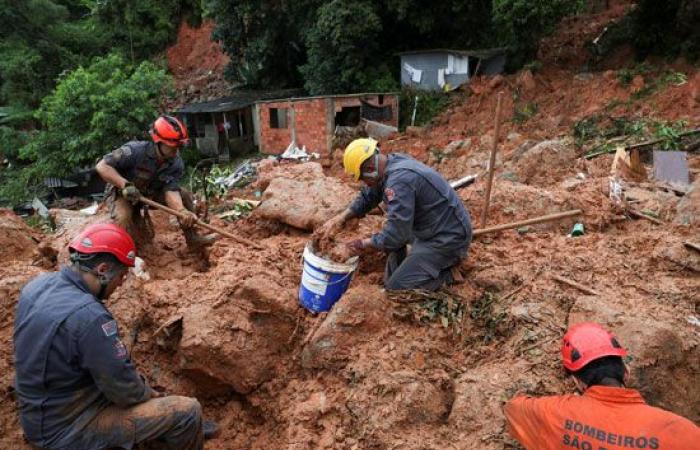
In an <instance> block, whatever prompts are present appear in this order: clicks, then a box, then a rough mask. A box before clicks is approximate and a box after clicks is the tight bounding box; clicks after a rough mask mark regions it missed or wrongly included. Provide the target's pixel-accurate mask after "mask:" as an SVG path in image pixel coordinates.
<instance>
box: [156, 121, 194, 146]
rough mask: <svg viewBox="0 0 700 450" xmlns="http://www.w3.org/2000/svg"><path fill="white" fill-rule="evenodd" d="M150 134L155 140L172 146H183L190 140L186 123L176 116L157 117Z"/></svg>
mask: <svg viewBox="0 0 700 450" xmlns="http://www.w3.org/2000/svg"><path fill="white" fill-rule="evenodd" d="M150 134H151V138H152V139H153V142H156V143H157V142H162V143H164V144H165V145H169V146H171V147H181V146H183V145H186V144H187V143H188V142H189V141H190V140H189V136H188V135H187V128H186V127H185V124H183V123H182V122H181V121H180V119H178V118H177V117H174V116H160V117H159V118H157V119H156V121H155V122H153V126H152V127H151V130H150Z"/></svg>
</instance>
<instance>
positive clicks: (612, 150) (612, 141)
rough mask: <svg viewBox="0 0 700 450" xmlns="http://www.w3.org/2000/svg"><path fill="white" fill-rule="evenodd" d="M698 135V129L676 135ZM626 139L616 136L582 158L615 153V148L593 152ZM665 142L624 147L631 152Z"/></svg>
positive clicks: (654, 140)
mask: <svg viewBox="0 0 700 450" xmlns="http://www.w3.org/2000/svg"><path fill="white" fill-rule="evenodd" d="M698 133H700V128H696V129H694V130H689V131H685V132H683V133H679V134H678V137H679V138H682V137H686V136H692V135H693V134H698ZM626 137H627V136H618V137H616V138H613V139H610V140H609V141H606V142H604V143H602V144H600V145H598V146H596V147H594V148H593V150H591V152H589V153H586V155H584V158H585V159H593V158H595V157H596V156H600V155H605V154H608V153H615V151H616V150H615V148H612V149H607V148H606V149H603V150H601V151H597V152H596V151H595V150H596V149H598V148H601V147H606V146H608V145H610V144H614V143H615V142H619V141H620V140H623V139H625V138H626ZM665 140H666V139H652V140H650V141H644V142H640V143H638V144H632V145H626V146H625V150H633V149H635V148H642V147H648V146H650V145H654V144H658V143H660V142H663V141H665ZM694 145H695V144H693V145H691V147H690V148H691V150H690V151H692V150H694V148H693V147H694ZM686 151H688V150H686Z"/></svg>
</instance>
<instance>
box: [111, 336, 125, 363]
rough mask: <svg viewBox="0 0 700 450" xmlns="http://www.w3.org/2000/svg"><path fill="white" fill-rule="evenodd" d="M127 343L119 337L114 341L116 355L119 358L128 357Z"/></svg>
mask: <svg viewBox="0 0 700 450" xmlns="http://www.w3.org/2000/svg"><path fill="white" fill-rule="evenodd" d="M126 354H127V351H126V345H124V343H123V342H122V341H120V340H119V339H117V340H115V341H114V356H116V357H117V358H119V359H123V358H126Z"/></svg>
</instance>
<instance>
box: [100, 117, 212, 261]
mask: <svg viewBox="0 0 700 450" xmlns="http://www.w3.org/2000/svg"><path fill="white" fill-rule="evenodd" d="M150 135H151V139H152V140H153V142H149V141H131V142H127V143H126V144H124V145H122V146H121V147H119V148H118V149H116V150H114V151H112V152H111V153H108V154H107V155H105V156H104V157H103V158H102V160H100V162H98V163H97V166H96V169H97V173H98V174H99V175H100V177H102V179H103V180H104V181H105V182H107V183H109V184H110V185H111V186H110V189H109V190H108V194H107V197H106V200H107V204H108V205H109V207H110V215H111V217H112V220H114V222H115V223H116V224H117V225H119V226H121V227H123V228H125V229H127V230H128V231H129V233H130V234H131V235H132V236H135V232H136V231H137V230H135V229H134V227H135V226H137V224H140V223H142V218H141V214H140V212H141V208H142V207H143V204H142V203H141V202H140V201H139V200H140V198H141V196H142V195H143V196H145V197H147V198H150V199H152V200H155V201H156V202H158V203H165V204H166V205H167V206H168V207H170V208H171V209H174V210H175V211H178V212H180V213H181V214H183V216H182V217H181V218H178V220H179V223H180V226H181V228H182V230H183V233H184V235H185V241H186V242H187V245H188V247H189V248H191V249H201V248H203V247H204V246H207V245H211V243H212V242H213V241H214V238H213V236H200V235H198V234H197V232H196V231H195V229H194V227H193V225H194V224H195V222H196V220H197V214H196V213H195V208H194V201H193V196H192V194H191V193H190V192H189V191H187V190H185V189H183V188H181V187H180V186H179V182H180V179H181V178H182V175H183V172H184V163H183V161H182V158H181V157H180V155H179V150H180V148H181V147H182V146H183V145H185V144H186V143H187V142H188V141H189V138H188V135H187V129H186V128H185V125H184V124H183V123H182V122H180V120H178V119H177V118H176V117H173V116H161V117H159V118H158V119H157V120H156V121H155V122H154V123H153V126H152V127H151V130H150ZM139 231H143V230H139Z"/></svg>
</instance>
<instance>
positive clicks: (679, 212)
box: [673, 176, 700, 226]
mask: <svg viewBox="0 0 700 450" xmlns="http://www.w3.org/2000/svg"><path fill="white" fill-rule="evenodd" d="M673 222H674V223H676V224H679V225H691V226H698V225H700V176H698V177H696V180H695V182H694V183H693V184H692V185H691V187H690V190H689V191H688V193H687V194H685V195H684V196H683V198H681V200H680V201H679V202H678V204H677V205H676V217H675V218H674V219H673Z"/></svg>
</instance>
